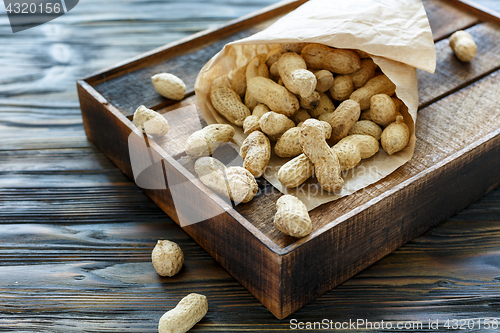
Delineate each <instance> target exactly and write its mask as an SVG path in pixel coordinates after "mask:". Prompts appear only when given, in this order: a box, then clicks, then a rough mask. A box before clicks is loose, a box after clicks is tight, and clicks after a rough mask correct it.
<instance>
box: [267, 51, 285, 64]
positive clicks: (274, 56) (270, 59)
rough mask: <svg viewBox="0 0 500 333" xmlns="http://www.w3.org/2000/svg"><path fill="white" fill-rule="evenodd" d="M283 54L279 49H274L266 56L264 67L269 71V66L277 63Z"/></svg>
mask: <svg viewBox="0 0 500 333" xmlns="http://www.w3.org/2000/svg"><path fill="white" fill-rule="evenodd" d="M282 54H283V51H282V50H281V48H280V47H277V48H274V49H272V50H271V51H269V53H268V54H267V56H266V65H267V67H268V68H269V69H271V66H272V65H273V64H274V63H275V62H277V61H278V60H279V59H280V57H281V55H282Z"/></svg>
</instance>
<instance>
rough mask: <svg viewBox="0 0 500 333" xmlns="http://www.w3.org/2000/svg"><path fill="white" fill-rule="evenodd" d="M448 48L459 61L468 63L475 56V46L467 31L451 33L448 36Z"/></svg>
mask: <svg viewBox="0 0 500 333" xmlns="http://www.w3.org/2000/svg"><path fill="white" fill-rule="evenodd" d="M450 47H451V49H452V50H453V52H455V55H456V56H457V58H458V59H460V60H461V61H464V62H468V61H471V60H472V59H474V57H475V56H476V51H477V45H476V43H475V42H474V40H473V39H472V36H471V35H470V34H469V33H468V32H467V31H463V30H459V31H457V32H455V33H453V34H452V35H451V36H450Z"/></svg>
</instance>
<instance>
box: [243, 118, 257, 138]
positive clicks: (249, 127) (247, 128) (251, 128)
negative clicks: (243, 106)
mask: <svg viewBox="0 0 500 333" xmlns="http://www.w3.org/2000/svg"><path fill="white" fill-rule="evenodd" d="M259 119H260V118H259V117H258V116H254V115H251V116H248V117H246V118H245V121H244V122H243V133H245V134H250V133H253V132H255V131H259V130H260V123H259Z"/></svg>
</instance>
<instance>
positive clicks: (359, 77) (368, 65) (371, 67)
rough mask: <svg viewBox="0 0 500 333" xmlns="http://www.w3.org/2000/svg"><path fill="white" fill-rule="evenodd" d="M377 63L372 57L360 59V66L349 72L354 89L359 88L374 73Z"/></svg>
mask: <svg viewBox="0 0 500 333" xmlns="http://www.w3.org/2000/svg"><path fill="white" fill-rule="evenodd" d="M376 68H377V65H376V64H375V63H374V62H373V60H372V59H363V60H361V68H360V69H358V70H357V71H355V72H354V73H352V74H351V78H352V83H353V86H354V89H358V88H361V87H362V86H364V85H365V84H366V82H368V80H370V79H371V78H373V76H374V75H375V69H376Z"/></svg>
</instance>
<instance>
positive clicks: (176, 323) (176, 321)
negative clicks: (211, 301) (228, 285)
mask: <svg viewBox="0 0 500 333" xmlns="http://www.w3.org/2000/svg"><path fill="white" fill-rule="evenodd" d="M207 312H208V301H207V298H206V297H205V296H204V295H200V294H195V293H192V294H189V295H187V296H186V297H184V298H183V299H181V301H180V302H179V303H178V304H177V306H176V307H175V308H173V309H172V310H170V311H167V312H165V314H164V315H163V316H161V318H160V322H159V323H158V332H159V333H186V332H187V331H189V330H190V329H191V328H192V327H193V326H194V325H196V323H198V322H199V321H200V320H201V319H203V317H205V315H206V314H207Z"/></svg>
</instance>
